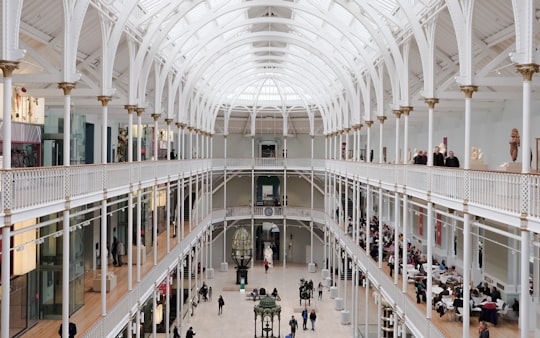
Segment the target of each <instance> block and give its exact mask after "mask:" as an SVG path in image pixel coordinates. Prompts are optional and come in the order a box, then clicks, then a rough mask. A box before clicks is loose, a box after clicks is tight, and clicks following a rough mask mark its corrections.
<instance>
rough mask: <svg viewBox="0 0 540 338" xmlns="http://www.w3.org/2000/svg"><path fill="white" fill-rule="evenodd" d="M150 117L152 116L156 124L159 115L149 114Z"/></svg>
mask: <svg viewBox="0 0 540 338" xmlns="http://www.w3.org/2000/svg"><path fill="white" fill-rule="evenodd" d="M150 116H152V118H153V119H154V122H156V121H157V120H159V117H160V116H161V114H150Z"/></svg>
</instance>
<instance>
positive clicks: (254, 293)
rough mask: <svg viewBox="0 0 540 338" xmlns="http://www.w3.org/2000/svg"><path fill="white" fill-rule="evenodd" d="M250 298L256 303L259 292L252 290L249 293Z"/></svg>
mask: <svg viewBox="0 0 540 338" xmlns="http://www.w3.org/2000/svg"><path fill="white" fill-rule="evenodd" d="M251 297H253V301H256V300H257V297H259V290H257V289H253V291H251Z"/></svg>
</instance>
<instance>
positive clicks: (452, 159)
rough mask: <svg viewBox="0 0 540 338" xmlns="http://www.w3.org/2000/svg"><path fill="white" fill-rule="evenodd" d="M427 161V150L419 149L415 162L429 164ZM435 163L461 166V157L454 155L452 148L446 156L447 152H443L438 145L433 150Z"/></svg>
mask: <svg viewBox="0 0 540 338" xmlns="http://www.w3.org/2000/svg"><path fill="white" fill-rule="evenodd" d="M427 161H428V157H427V152H426V151H423V150H419V151H418V154H416V156H415V157H414V158H413V163H414V164H427ZM433 165H434V166H440V167H453V168H459V159H458V158H457V157H456V156H455V155H454V152H453V151H452V150H450V151H449V152H448V156H445V154H443V153H441V148H440V147H439V146H436V147H435V150H434V152H433Z"/></svg>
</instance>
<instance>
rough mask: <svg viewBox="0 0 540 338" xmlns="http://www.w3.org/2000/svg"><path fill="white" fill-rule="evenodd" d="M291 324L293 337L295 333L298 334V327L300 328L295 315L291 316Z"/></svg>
mask: <svg viewBox="0 0 540 338" xmlns="http://www.w3.org/2000/svg"><path fill="white" fill-rule="evenodd" d="M289 326H290V327H291V337H292V338H294V335H295V334H296V329H297V328H298V322H297V321H296V319H294V316H291V320H289Z"/></svg>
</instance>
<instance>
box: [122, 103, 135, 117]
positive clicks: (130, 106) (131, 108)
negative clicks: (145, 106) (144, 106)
mask: <svg viewBox="0 0 540 338" xmlns="http://www.w3.org/2000/svg"><path fill="white" fill-rule="evenodd" d="M124 109H126V110H127V111H128V115H129V114H131V113H133V112H134V111H136V110H137V106H136V105H134V104H126V105H124Z"/></svg>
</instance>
